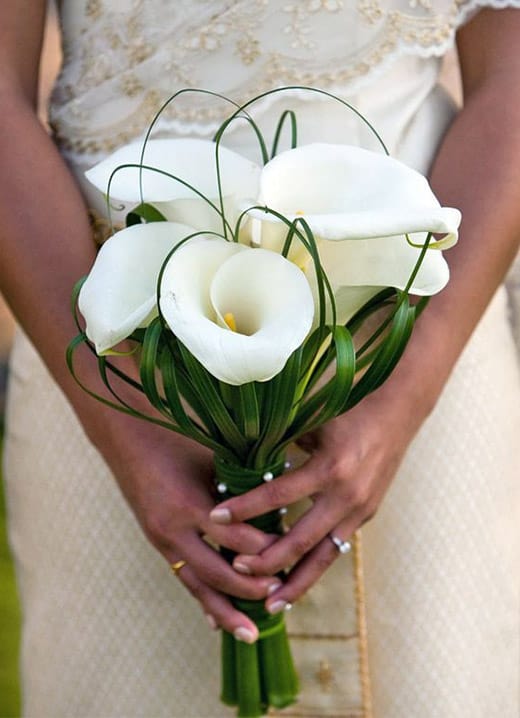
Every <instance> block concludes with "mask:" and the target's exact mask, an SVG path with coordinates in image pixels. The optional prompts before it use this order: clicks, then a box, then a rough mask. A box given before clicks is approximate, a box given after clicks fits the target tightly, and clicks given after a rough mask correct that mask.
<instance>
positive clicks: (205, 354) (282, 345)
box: [160, 239, 314, 386]
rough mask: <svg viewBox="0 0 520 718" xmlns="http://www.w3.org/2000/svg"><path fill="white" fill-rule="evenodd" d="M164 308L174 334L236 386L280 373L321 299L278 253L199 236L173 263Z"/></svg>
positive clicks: (162, 292)
mask: <svg viewBox="0 0 520 718" xmlns="http://www.w3.org/2000/svg"><path fill="white" fill-rule="evenodd" d="M160 308H161V312H162V313H163V315H164V317H165V319H166V321H167V323H168V325H169V326H170V328H171V329H172V331H173V332H174V334H175V335H176V336H177V337H178V338H179V339H180V341H182V342H183V344H185V346H186V347H187V348H188V349H189V350H190V352H191V353H192V354H193V355H194V356H195V357H196V358H197V359H198V360H199V361H200V362H201V364H202V365H203V366H204V367H205V368H206V369H207V370H208V371H209V372H210V373H211V374H212V375H213V376H215V377H216V378H217V379H220V380H221V381H224V382H226V383H228V384H232V385H235V386H236V385H240V384H245V383H248V382H251V381H267V380H268V379H271V378H272V377H273V376H275V375H276V374H278V372H280V371H281V370H282V368H283V367H284V365H285V363H286V361H287V359H288V358H289V356H290V355H291V354H292V352H293V351H294V350H295V349H297V348H298V347H299V346H300V345H301V344H302V342H303V340H304V339H305V337H306V336H307V334H308V332H309V330H310V328H311V325H312V321H313V315H314V302H313V298H312V293H311V290H310V287H309V284H308V282H307V280H306V278H305V276H304V275H303V273H302V272H301V271H300V270H299V269H298V268H297V267H296V266H295V265H294V264H292V263H291V262H289V261H288V260H287V259H285V258H284V257H282V256H281V255H279V254H276V253H274V252H270V251H267V250H263V249H250V248H248V247H244V246H243V245H240V244H236V243H233V242H225V241H223V240H219V239H195V240H193V241H191V242H189V243H187V244H186V245H184V246H183V247H181V248H179V250H178V251H177V252H175V254H174V255H173V256H172V257H171V259H170V260H169V261H168V263H167V265H166V267H165V270H164V273H163V277H162V283H161V287H160Z"/></svg>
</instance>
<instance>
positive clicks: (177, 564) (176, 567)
mask: <svg viewBox="0 0 520 718" xmlns="http://www.w3.org/2000/svg"><path fill="white" fill-rule="evenodd" d="M186 563H187V562H186V561H184V560H183V559H182V558H181V559H180V560H179V561H175V563H171V564H170V568H171V570H172V571H173V573H174V574H175V575H176V576H178V574H179V571H180V570H181V569H182V568H184V566H186Z"/></svg>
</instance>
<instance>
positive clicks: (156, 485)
mask: <svg viewBox="0 0 520 718" xmlns="http://www.w3.org/2000/svg"><path fill="white" fill-rule="evenodd" d="M146 428H147V429H148V428H149V427H146ZM154 428H155V427H151V431H149V432H144V433H148V437H150V435H151V436H153V437H154V442H155V443H154V444H153V445H150V439H149V438H148V444H149V445H148V446H147V451H146V452H143V451H142V448H143V447H137V451H135V450H132V455H131V456H130V457H127V458H126V460H124V461H123V462H122V463H121V471H118V470H117V461H116V462H115V463H116V466H115V469H116V473H117V474H118V479H119V484H120V486H121V489H122V491H123V493H124V494H125V496H126V499H127V501H128V502H129V504H130V505H131V507H132V509H133V511H134V513H135V514H136V517H137V519H138V521H139V523H140V524H141V526H142V528H143V530H144V532H145V534H146V536H147V538H148V539H149V540H150V541H151V543H152V544H153V546H154V547H155V548H157V550H158V551H159V552H160V553H161V554H162V555H163V556H164V558H165V559H166V560H167V562H168V563H169V564H170V565H174V564H176V563H177V562H180V561H185V562H186V563H185V564H182V567H181V568H180V569H178V570H176V571H175V574H176V575H177V577H178V578H179V580H181V581H182V583H183V584H184V585H185V586H186V588H187V589H188V591H189V592H190V593H191V594H192V595H193V596H194V597H195V598H196V599H197V600H198V601H199V602H200V604H201V606H202V609H203V611H204V613H205V614H206V616H207V617H208V622H209V623H210V625H212V626H213V627H216V626H221V627H223V628H225V629H226V630H227V631H229V632H230V633H234V634H235V635H236V637H237V638H240V639H242V640H245V641H246V642H251V641H254V640H255V639H256V637H257V635H258V631H257V628H256V626H255V625H254V623H253V622H252V621H251V620H250V619H249V618H247V617H246V616H245V615H244V614H242V613H241V612H239V611H237V610H236V609H235V608H234V607H233V605H232V603H231V601H230V599H229V598H228V597H227V594H228V595H231V596H237V597H240V598H248V599H260V600H261V599H263V598H265V597H266V596H267V595H268V594H269V592H270V591H272V590H274V589H273V587H277V586H280V585H281V582H280V580H279V579H278V578H275V577H265V576H263V577H248V576H243V575H240V574H238V573H237V572H236V571H234V570H233V569H232V568H231V566H229V564H228V563H227V562H226V561H225V560H224V559H223V558H222V557H221V556H220V554H219V552H218V550H216V549H215V548H213V546H211V545H210V544H209V543H208V542H207V541H206V540H204V538H203V537H204V536H205V537H207V538H208V539H210V540H211V541H212V542H214V543H215V544H219V545H221V546H225V547H227V548H229V549H232V550H233V551H238V552H246V553H248V554H255V553H258V552H259V551H261V550H262V549H265V547H266V546H268V545H269V544H270V543H271V542H272V540H273V538H272V537H270V536H268V535H266V534H264V533H262V532H261V531H258V530H257V529H255V528H253V527H252V526H248V525H246V524H242V523H235V524H233V526H219V525H218V524H214V523H213V522H212V521H210V520H209V513H210V511H211V509H212V508H214V506H215V503H216V501H215V498H214V494H213V489H212V485H213V462H212V456H211V454H210V453H209V452H208V451H206V450H204V449H202V448H201V447H200V446H199V445H197V444H195V442H193V441H189V440H187V439H184V438H183V437H178V436H172V435H171V434H170V433H169V432H164V431H163V430H160V431H159V432H157V433H155V432H154ZM142 433H143V432H141V435H142ZM164 435H165V436H164ZM141 457H142V458H141ZM145 457H146V458H145ZM112 464H114V462H113V461H112ZM165 570H167V569H166V568H165ZM172 580H174V579H173V576H172Z"/></svg>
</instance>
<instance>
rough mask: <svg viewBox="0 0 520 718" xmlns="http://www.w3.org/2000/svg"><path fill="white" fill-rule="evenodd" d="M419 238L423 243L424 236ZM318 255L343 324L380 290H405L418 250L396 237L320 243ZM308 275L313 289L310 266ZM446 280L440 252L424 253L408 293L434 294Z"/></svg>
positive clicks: (312, 272) (313, 283) (444, 264)
mask: <svg viewBox="0 0 520 718" xmlns="http://www.w3.org/2000/svg"><path fill="white" fill-rule="evenodd" d="M420 239H421V241H422V242H424V241H425V237H424V236H423V237H421V238H420ZM319 253H320V259H321V262H322V266H323V268H324V270H325V272H326V273H327V276H328V278H329V281H330V283H331V285H332V288H333V291H334V294H335V297H336V310H337V321H338V323H341V324H343V323H345V322H346V321H348V320H349V319H350V317H352V315H353V314H355V312H356V311H357V310H358V309H359V308H360V307H361V306H362V305H363V304H364V303H365V302H366V301H368V300H369V299H370V298H371V297H372V296H373V295H375V294H377V292H378V291H380V290H381V289H382V288H383V287H396V288H397V289H404V288H405V287H406V286H407V284H408V281H409V279H410V277H411V275H412V272H413V270H414V268H415V264H416V262H417V260H418V258H419V254H420V250H419V249H417V248H416V247H412V246H410V245H409V244H408V242H407V241H406V239H405V238H404V237H403V236H397V237H383V238H377V239H365V240H363V239H358V240H344V241H342V242H328V241H325V240H323V241H321V242H320V243H319ZM308 273H309V281H310V282H311V284H312V285H313V286H314V285H315V278H314V277H313V276H312V275H313V274H314V270H313V268H312V266H310V267H309V268H308ZM311 277H312V278H311ZM448 279H449V269H448V265H447V263H446V260H445V259H444V257H443V256H442V253H441V252H433V251H427V252H426V254H425V256H424V259H423V261H422V264H421V267H420V269H419V271H418V273H417V275H416V277H415V279H414V281H413V283H412V285H411V287H410V290H409V291H410V293H411V294H416V295H420V296H429V295H432V294H436V293H437V292H440V291H441V289H443V287H444V286H445V285H446V284H447V282H448ZM314 292H315V293H316V290H315V289H314Z"/></svg>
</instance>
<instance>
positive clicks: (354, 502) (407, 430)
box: [211, 393, 418, 612]
mask: <svg viewBox="0 0 520 718" xmlns="http://www.w3.org/2000/svg"><path fill="white" fill-rule="evenodd" d="M399 414H402V415H403V416H402V421H401V420H400V419H399ZM417 426H418V422H417V421H416V418H415V417H413V416H412V415H411V412H409V411H408V410H407V407H405V406H403V407H401V409H399V408H398V406H397V405H396V406H392V402H391V401H389V400H388V397H383V396H381V395H379V393H376V394H373V395H371V396H369V397H367V398H365V400H364V401H362V402H361V403H360V404H359V405H358V406H356V407H355V408H354V409H353V410H351V411H350V412H348V413H347V414H344V415H343V416H340V417H338V418H336V419H334V420H332V421H330V422H329V423H328V424H326V425H324V426H323V427H322V428H321V429H320V430H319V431H317V432H315V433H314V434H312V435H308V436H306V437H305V438H304V440H303V441H302V442H301V443H302V445H303V447H304V448H305V449H307V450H308V451H309V452H310V454H311V455H310V458H309V459H308V460H307V462H306V463H305V464H304V465H303V466H301V467H300V468H298V469H296V470H295V471H288V472H287V473H285V474H284V475H283V476H280V477H278V478H276V479H275V480H274V481H271V482H266V483H265V484H263V485H262V486H260V487H258V488H256V489H254V490H253V491H250V492H248V493H247V494H244V495H242V496H237V497H235V498H233V499H230V500H229V501H226V502H223V503H221V504H219V505H218V507H217V508H216V509H214V510H213V511H212V513H211V518H212V519H213V520H214V521H216V522H217V523H231V522H240V521H244V520H247V519H250V518H252V517H253V516H258V515H260V514H263V513H266V512H268V511H272V510H274V509H280V508H282V507H284V506H287V505H289V504H292V503H295V502H296V501H299V500H301V499H303V498H307V497H311V499H312V506H311V508H310V509H309V510H308V511H307V512H306V513H305V514H304V515H303V516H302V517H301V518H300V519H299V520H298V521H297V522H296V523H295V524H294V525H293V526H292V527H291V529H290V531H288V533H287V534H285V535H284V536H283V537H281V538H280V539H279V540H278V541H276V542H275V543H274V544H273V545H271V546H270V547H269V548H267V549H266V550H264V551H263V552H262V553H260V554H258V555H256V556H252V555H239V556H237V557H236V558H235V560H234V562H233V567H234V568H235V570H236V571H238V572H240V573H244V574H253V575H265V576H273V575H276V574H277V573H278V572H279V571H281V570H283V569H286V568H287V567H289V566H292V567H293V568H292V570H291V571H290V573H289V574H288V577H287V580H286V582H285V583H284V584H283V586H282V587H281V588H280V589H278V591H276V592H274V593H273V594H272V595H271V596H270V597H269V599H268V600H267V601H266V607H267V609H268V610H270V611H271V612H278V611H280V610H283V609H284V608H285V607H286V605H287V604H290V603H292V602H294V601H296V600H297V599H298V598H300V597H301V596H302V595H303V594H305V592H306V591H307V590H308V589H309V588H310V587H311V586H312V585H313V584H314V583H315V582H316V581H317V580H318V579H319V577H320V576H321V575H322V574H323V573H324V572H325V570H326V569H327V568H328V567H329V566H330V564H332V563H333V561H334V560H335V559H336V558H337V557H338V555H340V552H339V549H338V547H337V546H336V545H335V544H334V543H333V541H332V540H331V536H334V537H337V538H338V539H340V540H341V541H348V540H349V539H350V538H351V537H352V535H353V533H354V532H355V531H356V530H357V529H358V528H359V527H360V526H361V525H362V524H363V523H364V522H366V521H368V519H370V518H371V517H372V516H373V515H374V513H375V512H376V510H377V507H378V506H379V504H380V502H381V500H382V498H383V496H384V494H385V492H386V490H387V488H388V486H389V484H390V483H391V481H392V478H393V477H394V475H395V472H396V470H397V467H398V466H399V463H400V461H401V459H402V457H403V454H404V452H405V450H406V447H407V445H408V444H409V442H410V440H411V438H412V436H413V434H414V433H415V431H416V429H417Z"/></svg>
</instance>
